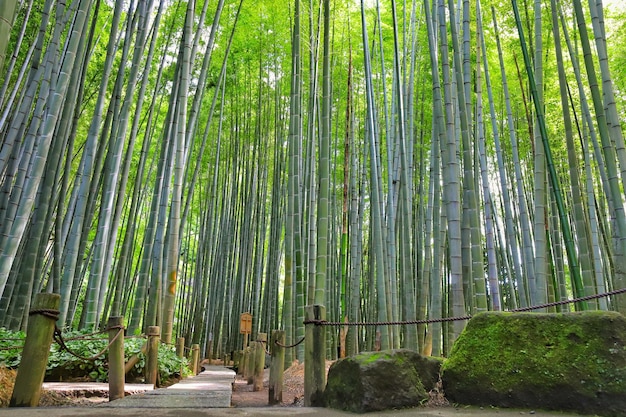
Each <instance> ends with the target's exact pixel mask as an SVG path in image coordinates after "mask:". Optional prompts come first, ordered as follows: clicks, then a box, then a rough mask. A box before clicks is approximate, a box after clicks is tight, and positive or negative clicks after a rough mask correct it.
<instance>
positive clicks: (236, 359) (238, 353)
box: [233, 350, 243, 375]
mask: <svg viewBox="0 0 626 417" xmlns="http://www.w3.org/2000/svg"><path fill="white" fill-rule="evenodd" d="M233 366H235V367H236V368H237V375H243V350H235V351H234V352H233Z"/></svg>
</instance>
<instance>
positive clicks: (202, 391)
mask: <svg viewBox="0 0 626 417" xmlns="http://www.w3.org/2000/svg"><path fill="white" fill-rule="evenodd" d="M234 381H235V372H234V371H232V370H230V369H227V368H224V367H221V366H208V367H205V370H204V371H203V372H202V373H200V374H198V375H196V376H195V377H191V378H186V379H184V380H182V381H181V382H179V383H177V384H174V385H171V386H169V387H167V388H163V389H156V390H154V391H148V392H145V393H144V394H140V395H132V396H129V397H124V398H121V399H119V400H115V401H111V402H109V403H105V404H102V405H100V407H113V408H165V409H167V408H228V407H230V405H231V404H230V403H231V398H232V388H233V385H232V384H233V382H234Z"/></svg>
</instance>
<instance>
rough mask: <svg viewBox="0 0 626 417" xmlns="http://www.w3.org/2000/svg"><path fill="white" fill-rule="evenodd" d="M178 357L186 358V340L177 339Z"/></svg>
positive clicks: (182, 338)
mask: <svg viewBox="0 0 626 417" xmlns="http://www.w3.org/2000/svg"><path fill="white" fill-rule="evenodd" d="M176 356H178V357H179V358H181V359H182V358H184V357H185V338H184V337H179V338H178V339H176Z"/></svg>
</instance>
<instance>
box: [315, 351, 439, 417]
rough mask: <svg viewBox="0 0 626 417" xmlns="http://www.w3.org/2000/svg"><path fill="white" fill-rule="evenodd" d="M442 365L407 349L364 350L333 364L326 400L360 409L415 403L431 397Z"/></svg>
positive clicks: (336, 405)
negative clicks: (429, 393) (429, 392)
mask: <svg viewBox="0 0 626 417" xmlns="http://www.w3.org/2000/svg"><path fill="white" fill-rule="evenodd" d="M440 368H441V360H440V359H438V358H426V357H423V356H421V355H419V354H418V353H417V352H413V351H411V350H406V349H398V350H385V351H381V352H366V353H361V354H358V355H355V356H352V357H349V358H345V359H341V360H339V361H337V362H335V363H334V364H333V365H332V366H331V368H330V369H329V371H328V382H327V384H326V390H325V392H324V400H325V403H326V405H327V406H328V407H332V408H337V409H341V410H347V411H352V412H357V413H362V412H368V411H378V410H386V409H396V408H406V407H415V406H418V405H420V404H421V403H422V402H423V401H424V400H425V399H427V398H428V394H427V391H428V390H430V389H432V387H434V385H435V384H436V382H437V381H438V379H439V370H440Z"/></svg>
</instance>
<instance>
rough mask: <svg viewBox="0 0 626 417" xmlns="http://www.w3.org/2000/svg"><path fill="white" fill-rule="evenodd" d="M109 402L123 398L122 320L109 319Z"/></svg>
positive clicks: (119, 318) (117, 318)
mask: <svg viewBox="0 0 626 417" xmlns="http://www.w3.org/2000/svg"><path fill="white" fill-rule="evenodd" d="M108 328H109V401H113V400H117V399H119V398H124V379H125V376H126V375H125V372H124V318H123V317H109V322H108Z"/></svg>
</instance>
